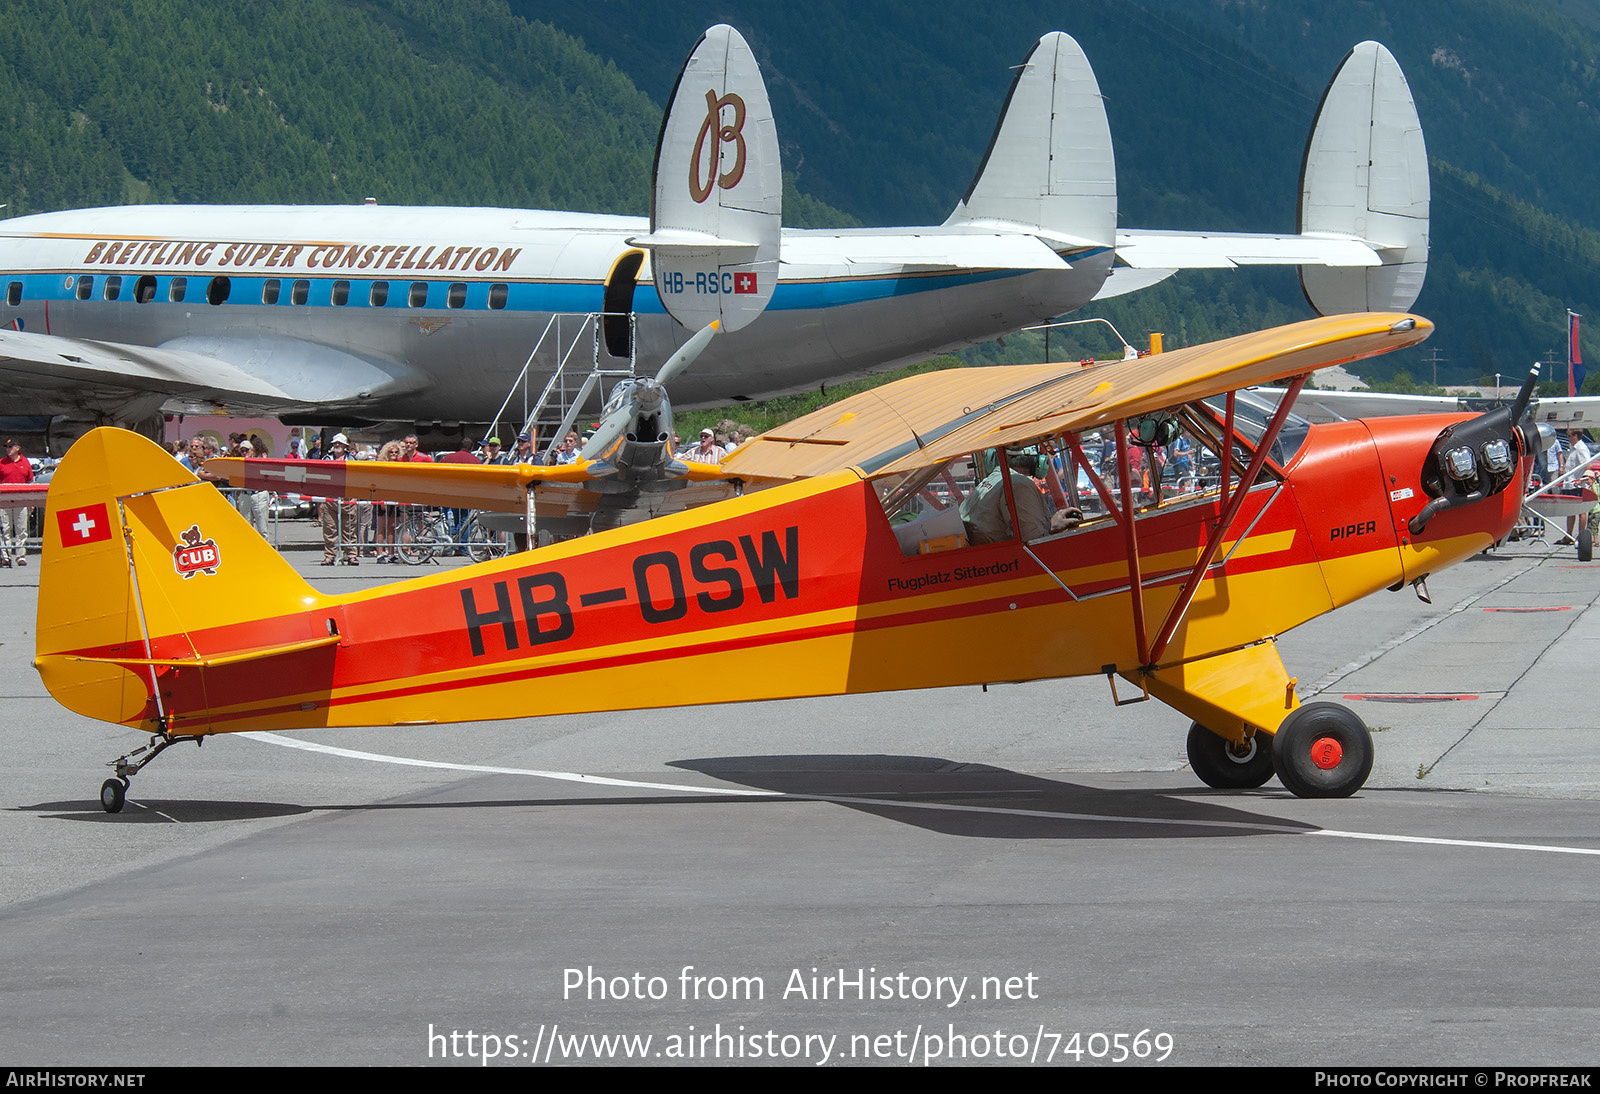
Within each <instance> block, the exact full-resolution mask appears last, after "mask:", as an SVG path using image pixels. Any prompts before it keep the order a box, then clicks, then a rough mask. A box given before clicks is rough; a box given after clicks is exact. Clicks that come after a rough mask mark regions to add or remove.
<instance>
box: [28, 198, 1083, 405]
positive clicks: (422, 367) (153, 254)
mask: <svg viewBox="0 0 1600 1094" xmlns="http://www.w3.org/2000/svg"><path fill="white" fill-rule="evenodd" d="M648 230H649V225H648V223H647V221H645V220H644V219H643V218H632V217H618V216H603V215H593V214H582V213H564V212H542V211H534V210H511V209H470V208H402V207H384V206H351V207H329V206H131V207H124V208H105V209H90V210H81V211H74V212H60V213H46V214H40V215H36V216H28V217H19V218H16V219H13V220H9V221H5V222H3V224H0V284H3V286H4V289H5V292H4V296H3V298H0V324H9V325H15V324H18V323H20V325H21V327H22V329H24V330H26V331H29V332H37V333H41V334H47V335H61V336H65V337H71V338H82V339H92V340H97V341H105V342H115V343H122V344H128V345H135V346H143V347H163V348H170V349H175V350H186V351H190V352H198V353H200V354H203V355H206V356H209V357H214V358H217V359H219V360H222V361H226V362H227V363H229V364H231V365H234V366H236V367H238V368H242V369H244V370H246V371H248V372H250V373H251V374H252V375H255V376H258V377H260V378H262V379H264V380H266V381H267V382H270V383H273V384H275V385H277V386H278V387H279V388H281V389H283V390H284V391H286V392H289V393H290V394H293V395H297V396H299V395H302V394H303V395H304V397H305V402H306V405H307V407H309V408H315V409H319V410H323V411H326V412H327V414H328V418H329V420H338V415H339V413H340V412H343V413H347V414H355V415H359V416H362V417H366V418H387V419H397V420H404V419H410V420H417V421H429V420H435V421H436V420H464V421H481V420H487V419H488V417H489V416H490V415H492V414H493V412H494V411H495V410H496V409H497V408H498V407H499V406H500V404H501V402H502V401H503V400H504V399H505V397H506V395H507V393H508V391H509V390H510V389H511V387H512V384H513V382H514V381H515V379H516V377H517V376H518V374H519V373H520V372H521V371H522V369H523V366H524V364H525V363H526V362H527V361H528V359H529V356H530V354H532V353H533V351H534V347H535V345H536V344H537V343H539V339H540V336H541V334H542V333H543V332H545V330H546V328H547V326H548V325H549V324H550V322H551V317H552V316H553V315H558V314H566V315H572V314H577V313H587V312H599V311H603V310H611V311H616V310H631V311H632V312H633V313H634V315H635V316H636V317H637V342H636V358H637V360H638V361H639V363H640V367H641V369H650V368H652V367H653V365H654V363H656V362H659V361H661V360H663V359H664V358H665V357H666V356H667V355H668V354H670V353H671V352H672V351H673V350H674V349H676V348H677V347H678V346H679V345H681V344H682V343H683V342H684V341H685V340H686V339H687V338H688V337H689V335H690V334H691V333H692V332H689V331H686V330H684V329H683V328H682V327H680V326H679V325H678V324H677V323H676V322H674V320H673V319H672V318H671V317H670V316H669V315H668V314H667V313H666V310H665V309H664V308H663V306H662V302H661V299H660V296H659V295H658V293H657V290H656V286H655V285H654V283H653V281H652V275H651V270H650V263H649V261H648V258H646V260H645V261H644V262H643V264H642V265H641V266H640V267H639V269H638V272H637V273H636V274H635V275H634V277H633V278H631V279H630V280H631V281H632V284H631V285H618V284H613V286H612V288H611V292H610V294H609V295H608V290H607V279H608V275H612V273H613V270H614V269H615V268H616V267H617V263H618V260H619V258H621V257H622V256H623V255H625V254H626V253H627V252H629V251H630V250H632V249H633V248H631V247H630V245H629V243H628V240H629V239H630V238H632V237H635V236H639V235H642V234H644V233H646V232H648ZM943 231H945V230H944V229H940V228H915V229H881V230H880V229H865V230H852V231H846V232H825V231H801V230H785V231H784V233H783V244H782V246H783V264H782V269H781V273H780V277H779V282H778V285H777V288H776V291H775V293H774V295H773V299H772V302H771V304H770V305H769V306H768V308H767V311H766V313H765V314H763V315H762V316H761V317H760V318H759V319H758V320H756V321H755V322H754V323H753V324H751V325H750V326H749V327H748V328H746V329H745V330H742V331H739V332H736V333H734V334H730V335H727V336H726V337H724V338H720V339H718V340H717V341H716V342H715V343H714V344H713V345H712V346H711V348H710V349H709V350H708V351H707V352H706V353H705V354H704V355H703V356H702V357H701V358H700V359H699V360H698V361H697V362H696V363H695V366H694V368H693V369H692V370H691V371H690V372H688V373H686V374H685V375H684V376H682V377H681V378H680V379H678V380H677V381H675V383H674V384H673V394H674V396H675V401H676V402H678V403H679V404H680V405H696V404H706V403H717V402H728V401H733V400H742V399H749V398H758V397H765V396H769V395H773V394H779V393H783V392H787V391H796V390H802V389H807V388H813V387H816V386H818V385H820V384H824V383H827V382H830V381H832V380H835V379H838V378H842V377H847V376H851V375H858V374H861V373H864V372H870V371H875V370H879V369H883V368H889V367H894V366H896V365H898V364H902V363H906V362H909V361H913V360H918V359H921V358H924V357H926V356H928V355H930V354H934V353H938V352H944V351H947V350H950V349H953V348H957V347H960V346H965V345H970V344H973V343H976V342H981V341H984V340H987V339H990V338H993V337H995V336H997V335H1000V334H1004V333H1006V332H1008V331H1011V330H1015V329H1017V328H1018V327H1021V326H1024V325H1026V324H1028V323H1031V322H1036V321H1038V320H1041V319H1045V318H1048V317H1051V316H1055V315H1059V314H1062V313H1064V312H1068V311H1072V310H1074V309H1076V308H1078V307H1080V306H1082V305H1083V304H1084V303H1086V302H1087V301H1088V300H1089V299H1091V298H1092V297H1093V296H1094V294H1095V293H1096V291H1098V289H1099V287H1100V285H1101V283H1102V282H1103V281H1104V278H1105V275H1106V272H1107V270H1108V269H1109V267H1110V262H1111V253H1110V251H1109V249H1094V248H1091V249H1088V250H1085V251H1082V252H1080V253H1076V254H1073V255H1071V256H1069V261H1070V263H1071V265H1070V267H1064V268H1062V269H1058V270H1050V271H1043V270H1015V269H985V268H980V267H976V266H973V267H960V268H956V269H951V268H941V269H938V270H928V269H922V270H919V269H918V268H917V267H915V266H908V265H904V264H900V263H896V262H894V261H888V260H886V261H876V262H872V261H869V262H862V261H859V260H857V259H855V258H852V254H853V253H856V254H858V253H860V252H861V251H862V249H863V248H861V246H860V244H861V243H862V242H863V241H865V240H866V239H867V238H868V237H874V238H873V242H874V243H875V244H877V245H876V246H873V247H870V248H866V250H868V251H871V252H876V253H883V252H884V251H885V248H884V247H883V246H882V240H883V239H887V238H893V237H895V236H897V235H901V236H905V235H924V236H925V235H929V234H939V233H941V232H943ZM959 234H960V233H958V232H954V233H951V235H952V254H953V255H955V256H957V261H959V254H960V247H959ZM888 250H892V247H890V248H888ZM615 280H616V278H614V277H613V281H614V282H615ZM712 288H715V287H714V286H713V287H712ZM630 290H631V291H630ZM619 301H620V302H622V304H623V306H622V307H621V308H620V309H619V308H618V302H619ZM564 322H565V339H564V341H561V340H558V339H557V338H554V337H550V338H546V340H545V343H544V345H543V348H541V350H540V353H539V355H538V357H537V358H536V360H535V361H534V367H533V369H532V370H531V371H530V380H529V382H530V383H533V384H535V385H537V384H539V383H541V382H542V380H543V377H544V376H547V375H548V374H549V372H550V370H551V369H552V368H553V367H554V364H555V361H556V358H557V354H558V353H564V352H567V350H568V348H569V347H570V345H571V342H572V338H573V335H574V334H575V333H576V331H577V327H578V324H577V322H576V321H575V320H570V319H569V320H565V321H564ZM592 352H593V351H592V350H591V348H590V345H589V340H588V339H587V338H586V339H584V344H583V345H581V346H579V347H578V348H577V350H576V351H574V357H575V358H576V359H577V360H578V361H579V362H580V364H581V365H582V367H583V368H584V369H585V370H586V369H587V363H588V358H589V356H590V354H591V353H592ZM600 352H601V354H602V356H604V355H605V350H604V348H602V349H601V350H600ZM535 393H537V386H535ZM16 409H17V412H22V413H27V412H30V411H29V409H28V408H25V407H19V408H16ZM34 412H37V411H34ZM46 412H49V411H46Z"/></svg>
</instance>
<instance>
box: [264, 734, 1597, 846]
mask: <svg viewBox="0 0 1600 1094" xmlns="http://www.w3.org/2000/svg"><path fill="white" fill-rule="evenodd" d="M238 736H240V737H245V738H248V739H249V740H252V741H260V742H262V743H263V744H272V745H280V746H282V747H284V748H298V749H302V750H304V751H306V752H321V753H323V754H325V755H329V756H339V757H342V758H344V759H348V760H366V761H368V762H371V763H385V764H398V765H400V766H402V767H428V768H436V769H438V770H441V771H464V772H470V773H472V774H480V775H524V776H528V777H530V778H536V779H555V780H557V781H559V782H572V783H585V784H588V785H591V786H614V787H620V788H624V789H629V790H665V791H670V792H674V793H679V794H700V795H706V796H710V797H718V798H727V797H743V798H770V799H774V800H778V801H785V800H786V801H820V802H833V803H836V804H839V805H861V806H871V807H875V808H880V809H881V808H884V807H889V808H894V809H924V810H930V811H935V812H945V813H985V814H989V815H991V816H1003V817H1031V818H1034V819H1037V820H1056V821H1063V820H1064V821H1084V822H1089V823H1095V824H1133V825H1140V824H1142V825H1152V826H1158V827H1163V828H1173V827H1179V828H1219V829H1226V830H1229V831H1241V830H1242V831H1249V832H1268V833H1274V834H1277V835H1285V836H1323V837H1329V838H1333V839H1356V840H1370V841H1374V842H1378V843H1414V844H1429V845H1432V846H1436V847H1476V848H1483V849H1488V850H1495V851H1542V852H1545V853H1548V854H1557V855H1591V856H1600V848H1592V847H1562V846H1560V845H1557V844H1544V843H1497V842H1492V841H1489V840H1466V839H1445V838H1443V837H1438V836H1400V835H1391V834H1387V833H1381V832H1345V831H1340V830H1338V829H1334V828H1303V827H1300V826H1298V825H1291V824H1269V823H1264V822H1260V821H1228V820H1185V819H1175V818H1170V817H1122V816H1116V815H1114V814H1109V813H1061V812H1054V811H1051V810H1044V809H1007V808H1005V807H1003V806H998V805H954V804H951V803H947V802H918V801H902V800H899V799H895V798H876V797H875V798H863V797H854V796H851V795H844V794H787V793H784V792H783V791H779V790H747V789H740V788H737V787H725V786H693V785H690V784H687V783H657V782H644V781H640V780H636V779H613V778H609V777H607V776H604V775H584V774H581V773H579V772H576V771H543V770H540V769H538V768H525V767H495V766H492V765H489V764H458V763H450V762H448V761H445V760H417V759H412V758H410V757H407V756H387V755H384V754H383V753H379V752H360V751H357V750H355V749H351V748H337V747H335V746H333V745H324V744H316V743H314V742H311V741H297V740H294V739H292V738H289V737H280V736H279V735H278V734H276V733H266V732H249V733H240V734H238Z"/></svg>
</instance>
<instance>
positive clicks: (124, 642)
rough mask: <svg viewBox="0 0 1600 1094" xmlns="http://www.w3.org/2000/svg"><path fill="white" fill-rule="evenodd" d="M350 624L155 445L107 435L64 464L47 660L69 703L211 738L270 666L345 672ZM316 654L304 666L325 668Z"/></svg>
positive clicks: (92, 438)
mask: <svg viewBox="0 0 1600 1094" xmlns="http://www.w3.org/2000/svg"><path fill="white" fill-rule="evenodd" d="M339 617H340V609H339V607H338V606H337V602H336V600H335V598H329V597H325V596H323V595H322V594H320V593H318V592H316V591H315V590H314V589H312V588H311V586H310V585H308V584H307V583H306V582H305V580H304V579H302V578H301V577H300V575H299V574H297V573H296V572H295V571H294V568H293V567H292V566H290V565H289V563H288V562H287V561H286V560H285V559H284V558H283V556H281V555H280V554H278V552H277V551H276V550H275V549H274V548H273V547H272V545H271V544H269V543H267V542H266V541H265V540H264V539H262V538H261V535H260V534H259V533H258V532H257V531H256V530H255V529H254V528H252V527H251V526H250V524H249V522H247V521H246V520H245V519H244V518H243V517H242V516H240V515H239V513H238V512H237V511H236V510H235V509H234V508H233V506H231V505H229V504H228V502H227V500H226V499H225V498H224V497H223V496H222V494H221V493H220V492H218V491H217V489H216V488H215V487H213V486H212V485H211V484H210V483H207V482H202V481H201V480H199V479H197V478H196V477H195V476H194V475H193V474H191V473H190V472H189V471H187V470H185V469H184V468H183V467H182V466H181V465H180V464H179V463H178V462H177V461H176V460H174V459H173V458H172V457H171V456H170V455H169V454H168V453H167V452H165V451H164V450H163V449H161V448H159V447H157V446H156V445H155V444H153V443H152V442H150V441H148V440H146V439H145V438H143V437H140V436H138V435H137V434H134V433H129V432H126V431H124V430H119V429H110V428H103V429H96V430H94V431H93V432H90V433H88V434H86V435H85V436H84V437H83V438H81V439H80V440H79V441H78V442H77V443H76V444H74V445H73V446H72V448H71V450H69V451H68V453H67V455H66V457H65V458H64V459H63V460H62V461H61V464H60V466H59V467H58V468H57V469H56V472H55V475H54V476H53V477H52V479H51V482H50V491H49V494H48V500H47V504H46V511H45V521H44V552H43V557H42V558H41V560H40V573H39V615H38V628H37V637H36V640H35V641H36V647H35V650H36V656H35V660H34V666H35V667H36V668H37V669H38V670H39V674H40V676H41V677H42V678H43V680H44V684H45V687H46V688H47V689H48V690H49V692H50V694H51V695H53V696H54V697H55V698H56V700H57V701H58V702H60V703H61V704H62V705H63V706H65V707H67V708H68V709H70V710H73V711H75V712H77V713H79V714H82V715H85V716H87V717H90V718H98V719H100V720H102V721H107V722H115V723H120V724H123V725H137V726H143V727H144V728H146V729H149V730H151V731H154V732H161V731H167V730H174V731H181V732H184V733H199V732H208V731H210V730H211V729H212V728H213V727H212V726H211V715H212V713H213V711H214V710H216V709H221V708H225V707H226V705H227V704H228V703H229V702H230V701H231V698H232V694H233V693H235V692H237V691H238V690H239V686H240V683H241V681H243V680H246V679H247V677H248V675H249V674H250V673H252V672H253V673H256V674H259V673H260V666H259V665H257V664H256V662H258V661H260V660H262V659H265V658H275V657H282V656H286V655H290V654H309V655H310V660H312V661H314V662H316V665H320V664H321V663H323V662H326V663H327V664H328V665H329V666H331V660H332V650H331V648H329V647H331V646H333V645H334V644H336V643H337V642H338V641H339V638H338V635H337V633H336V632H337V630H338V624H337V619H338V618H339ZM306 660H307V659H306V657H302V658H301V663H298V664H297V665H296V666H295V671H297V672H304V671H306V670H307V669H308V668H309V669H311V670H312V672H313V674H315V672H316V665H313V664H308V663H306ZM215 728H219V729H220V728H226V727H221V726H219V727H215Z"/></svg>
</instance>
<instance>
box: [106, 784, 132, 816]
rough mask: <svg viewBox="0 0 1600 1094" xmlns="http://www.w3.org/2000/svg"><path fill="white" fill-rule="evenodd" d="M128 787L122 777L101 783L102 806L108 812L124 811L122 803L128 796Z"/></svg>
mask: <svg viewBox="0 0 1600 1094" xmlns="http://www.w3.org/2000/svg"><path fill="white" fill-rule="evenodd" d="M127 792H128V788H127V787H126V786H124V785H123V783H122V780H121V779H107V780H106V781H105V782H103V783H101V784H100V808H102V809H104V810H105V811H106V812H107V813H120V812H122V803H123V801H124V799H125V798H126V796H127Z"/></svg>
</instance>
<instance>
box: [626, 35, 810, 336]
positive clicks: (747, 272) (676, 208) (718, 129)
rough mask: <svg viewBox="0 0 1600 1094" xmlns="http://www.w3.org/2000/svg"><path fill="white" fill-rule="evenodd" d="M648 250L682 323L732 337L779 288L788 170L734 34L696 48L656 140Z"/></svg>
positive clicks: (763, 90)
mask: <svg viewBox="0 0 1600 1094" xmlns="http://www.w3.org/2000/svg"><path fill="white" fill-rule="evenodd" d="M653 175H654V178H653V189H652V191H651V198H650V234H649V235H647V236H639V237H637V238H634V239H630V240H629V241H628V242H629V243H630V244H633V245H635V246H639V247H648V248H649V249H650V257H651V264H652V266H653V267H654V273H655V282H656V291H657V292H658V293H659V294H660V295H661V302H662V303H663V304H664V305H665V306H666V309H667V311H668V312H669V313H671V315H672V317H673V318H674V319H676V320H677V321H678V322H679V323H681V324H683V325H684V326H685V327H687V328H689V329H690V330H692V331H698V330H700V329H702V328H703V327H705V326H706V324H708V323H710V322H711V321H712V320H718V321H719V325H720V327H721V329H722V330H724V331H735V330H738V329H740V328H741V327H743V326H745V325H746V324H748V323H750V322H751V321H752V320H754V319H755V317H756V316H758V315H760V314H761V312H762V310H763V309H764V308H765V307H766V306H767V302H768V301H769V300H771V299H772V292H773V290H774V289H775V288H776V287H777V283H778V252H779V247H780V244H781V239H782V232H783V170H782V165H781V162H780V160H779V158H778V128H777V124H776V123H775V122H774V121H773V118H772V104H771V103H770V102H769V101H768V100H767V86H766V84H765V83H764V82H763V81H762V79H761V69H760V67H759V66H757V64H756V59H755V55H754V54H753V53H751V52H750V47H749V45H747V44H746V43H745V40H744V39H743V38H742V37H740V36H739V32H738V31H736V30H734V29H733V28H732V27H730V26H726V25H723V24H718V25H717V26H714V27H712V28H711V29H710V30H707V31H706V32H705V34H704V35H702V36H701V38H700V41H699V42H697V43H695V47H694V50H693V51H692V52H691V53H690V54H689V59H688V60H687V61H685V62H684V63H683V70H682V71H681V72H680V73H679V74H678V82H677V85H676V86H674V87H673V89H672V95H671V97H669V98H668V100H667V111H666V114H665V115H664V116H663V117H662V120H661V136H660V138H659V139H658V140H657V142H656V162H655V169H654V172H653Z"/></svg>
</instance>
